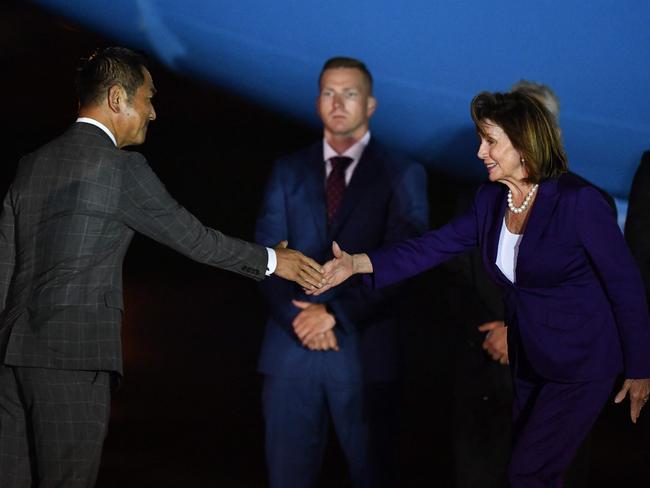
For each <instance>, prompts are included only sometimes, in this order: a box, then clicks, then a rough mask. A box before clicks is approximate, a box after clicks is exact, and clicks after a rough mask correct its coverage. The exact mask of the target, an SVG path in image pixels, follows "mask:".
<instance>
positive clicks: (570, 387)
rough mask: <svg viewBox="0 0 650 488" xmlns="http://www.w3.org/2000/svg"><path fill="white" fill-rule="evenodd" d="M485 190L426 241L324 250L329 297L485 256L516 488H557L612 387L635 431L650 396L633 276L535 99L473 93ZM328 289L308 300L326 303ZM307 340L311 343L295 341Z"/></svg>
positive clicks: (647, 350) (609, 219)
mask: <svg viewBox="0 0 650 488" xmlns="http://www.w3.org/2000/svg"><path fill="white" fill-rule="evenodd" d="M471 112H472V119H473V120H474V123H475V124H476V129H477V131H478V134H479V136H480V140H481V144H480V147H479V151H478V157H479V158H480V159H481V160H482V161H483V163H484V164H485V168H486V170H487V172H488V176H489V180H490V181H489V182H488V183H486V184H485V185H483V186H482V187H481V188H480V189H479V190H478V192H477V193H476V196H475V199H474V204H473V207H472V208H471V209H470V211H468V212H467V213H466V214H465V215H463V216H461V217H459V218H457V219H455V220H453V221H451V222H450V223H448V224H447V225H445V226H443V227H441V228H440V229H437V230H434V231H430V232H428V233H426V234H424V235H423V236H421V237H419V238H415V239H410V240H407V241H403V242H401V243H397V244H395V245H391V246H389V247H385V248H382V249H378V250H374V251H370V252H368V253H367V254H355V255H350V254H347V253H345V252H343V251H342V250H341V249H339V247H338V246H337V245H336V243H334V244H333V248H334V255H335V256H336V257H335V259H334V260H332V261H330V262H329V263H327V265H326V266H325V269H326V273H327V274H326V279H327V280H328V285H327V287H331V286H336V285H337V284H339V283H341V282H342V281H344V280H346V279H347V278H349V277H350V276H351V275H353V274H356V273H368V274H367V275H366V276H364V280H366V281H367V283H368V285H369V286H372V287H383V286H386V285H389V284H391V283H394V282H396V281H399V280H403V279H405V278H408V277H410V276H413V275H415V274H417V273H419V272H422V271H424V270H426V269H429V268H431V267H432V266H435V265H437V264H440V263H441V262H443V261H445V260H447V259H450V258H452V257H453V256H455V255H457V254H460V253H463V252H465V251H468V250H470V249H472V248H473V247H475V246H477V245H478V246H480V248H481V251H482V256H483V261H484V264H485V267H486V268H487V271H488V272H489V274H490V275H491V277H492V278H493V279H494V280H495V281H496V282H497V283H498V284H499V285H501V286H502V287H503V289H504V300H505V309H506V324H507V326H508V348H509V357H510V364H511V367H512V373H513V380H514V388H515V399H514V405H513V417H514V426H515V429H514V432H515V438H514V447H513V452H512V457H511V461H510V467H509V473H508V474H509V478H510V482H511V485H512V486H513V487H515V488H518V487H559V486H562V476H563V473H564V471H565V469H566V467H567V466H568V464H569V463H570V461H571V458H572V456H573V454H574V453H575V451H576V449H577V447H578V446H579V445H580V443H581V441H582V440H583V439H584V438H585V436H586V434H587V433H588V431H589V430H590V429H591V427H592V425H593V423H594V422H595V420H596V418H597V416H598V414H599V412H600V411H601V409H602V407H603V405H604V404H605V402H606V401H607V398H608V396H609V394H610V392H611V390H612V388H613V385H614V381H615V379H616V377H617V376H618V375H619V374H620V373H623V374H624V377H625V378H626V380H625V382H624V384H623V386H622V388H621V390H620V391H619V393H618V395H617V396H616V399H615V401H616V402H621V401H622V400H623V399H624V398H625V396H626V395H627V394H628V393H629V396H630V415H631V418H632V421H633V422H636V419H637V418H638V416H639V413H640V411H641V408H642V407H643V405H644V404H645V402H646V401H647V400H648V395H649V394H650V379H649V378H650V320H649V318H648V311H647V306H646V302H645V295H644V291H643V285H642V282H641V277H640V274H639V271H638V270H637V268H636V265H635V264H634V262H633V259H632V257H631V254H630V252H629V250H628V248H627V247H626V245H625V243H624V240H623V236H622V235H621V232H620V230H619V228H618V226H617V223H616V215H615V214H614V212H612V209H611V208H610V206H609V205H608V204H607V202H606V201H605V200H604V198H603V197H602V196H601V194H600V193H599V191H598V190H596V189H595V188H594V187H592V186H590V185H589V184H588V183H586V182H585V181H584V180H582V179H578V178H577V177H575V176H572V175H570V174H567V160H566V156H565V153H564V149H563V147H562V143H561V141H560V133H559V131H558V130H557V127H556V125H555V123H554V121H553V119H552V117H551V116H550V115H549V113H548V112H547V111H546V109H545V108H544V107H543V106H542V104H540V103H539V102H538V101H537V100H535V99H533V98H532V97H529V96H527V95H525V94H523V93H519V92H516V91H515V92H511V93H504V94H501V93H481V94H479V95H478V96H476V97H475V98H474V100H473V101H472V104H471ZM327 287H325V288H323V289H321V290H319V291H318V292H316V293H321V292H322V291H323V290H325V289H326V288H327ZM296 332H297V333H298V334H299V336H301V337H302V338H303V340H309V338H310V336H311V334H314V333H317V332H318V331H311V330H299V331H296Z"/></svg>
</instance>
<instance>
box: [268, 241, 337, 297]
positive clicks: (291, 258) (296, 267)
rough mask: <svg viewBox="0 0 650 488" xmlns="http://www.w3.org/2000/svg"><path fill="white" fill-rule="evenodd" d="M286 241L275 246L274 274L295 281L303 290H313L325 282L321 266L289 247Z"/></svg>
mask: <svg viewBox="0 0 650 488" xmlns="http://www.w3.org/2000/svg"><path fill="white" fill-rule="evenodd" d="M287 245H288V242H287V241H282V242H280V243H279V244H278V245H277V246H275V248H274V249H275V256H276V258H277V261H278V263H277V266H276V268H275V271H274V274H276V275H278V276H279V277H280V278H284V279H285V280H290V281H295V282H296V283H298V284H299V285H300V286H302V287H303V288H304V289H305V290H309V291H315V290H318V289H319V288H321V287H322V286H323V285H324V284H325V280H324V277H323V267H322V266H321V265H320V264H318V263H317V262H316V261H314V260H313V259H312V258H308V257H307V256H305V255H304V254H303V253H301V252H300V251H296V250H295V249H289V248H288V247H287Z"/></svg>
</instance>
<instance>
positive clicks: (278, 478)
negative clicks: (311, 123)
mask: <svg viewBox="0 0 650 488" xmlns="http://www.w3.org/2000/svg"><path fill="white" fill-rule="evenodd" d="M319 87H320V92H319V95H318V98H317V103H316V107H317V111H318V114H319V116H320V118H321V120H322V122H323V126H324V131H323V132H324V133H323V140H322V141H318V142H317V143H315V144H313V145H312V146H310V147H307V148H305V149H303V150H301V151H298V152H297V153H294V154H291V155H289V156H287V157H284V158H281V159H279V160H278V161H276V162H275V164H274V167H273V171H272V174H271V177H270V181H269V184H268V188H267V192H266V196H265V199H264V204H263V208H262V211H261V215H260V217H259V220H258V223H257V231H256V240H257V241H258V242H260V243H276V242H278V241H281V240H288V241H289V242H290V243H291V246H292V247H293V248H295V249H299V250H301V251H303V252H304V253H305V254H308V255H310V256H312V257H313V258H314V259H315V260H317V261H321V262H324V261H327V260H329V259H331V257H332V254H331V244H332V241H337V242H338V243H340V244H341V246H343V247H344V248H345V249H348V250H351V251H352V252H360V251H361V250H365V249H374V248H378V247H381V246H382V245H385V244H386V243H389V242H393V241H398V240H400V239H403V238H405V237H409V236H415V235H417V234H419V233H421V232H422V231H423V230H425V229H426V227H427V223H428V222H427V220H428V216H427V198H426V176H425V172H424V170H423V168H422V167H421V166H420V165H418V164H416V163H413V162H410V161H408V160H407V159H405V158H404V157H403V156H400V155H397V154H395V153H393V152H390V151H388V150H387V149H385V148H384V147H382V146H380V145H379V144H378V143H377V142H376V141H375V140H374V138H372V137H371V135H370V132H369V128H368V123H369V119H370V117H371V116H372V115H373V113H374V111H375V109H376V106H377V101H376V99H375V98H374V97H373V95H372V76H371V75H370V72H369V71H368V69H367V68H366V66H365V65H364V64H363V63H362V62H361V61H358V60H356V59H351V58H344V57H336V58H332V59H330V60H328V61H327V62H326V63H325V65H324V67H323V69H322V71H321V74H320V79H319ZM262 290H263V293H264V295H265V297H266V298H267V300H268V303H269V306H270V312H271V313H270V317H269V320H268V323H267V325H266V332H265V338H264V343H263V346H262V352H261V357H260V362H259V369H260V371H261V372H262V373H263V374H264V391H263V408H264V417H265V422H266V456H267V465H268V472H269V484H270V486H271V487H272V488H278V487H282V488H291V487H297V488H307V487H311V486H314V485H315V484H316V482H317V480H318V474H319V471H320V466H321V461H322V457H323V453H324V449H325V445H326V440H327V439H326V437H327V431H328V427H329V422H330V419H331V421H332V423H333V426H334V431H335V432H336V435H337V437H338V440H339V443H340V445H341V447H342V451H343V453H344V455H345V458H346V460H347V465H348V468H349V474H350V478H351V480H352V485H353V486H355V487H371V486H372V487H381V486H394V485H395V484H396V479H395V470H394V468H395V463H394V459H393V457H394V456H393V452H394V448H395V441H396V439H395V437H396V433H397V432H396V410H397V408H396V405H397V403H398V401H399V397H398V392H397V389H396V380H397V378H398V342H399V341H398V328H397V326H398V324H397V317H396V315H397V314H396V308H397V307H396V299H397V297H398V293H399V290H398V289H397V288H392V289H388V290H382V291H379V292H374V291H369V290H368V289H366V288H364V287H363V286H362V285H361V283H360V281H354V280H352V281H350V282H349V283H346V286H344V287H339V288H336V289H333V290H331V292H328V293H326V294H323V295H321V296H319V297H308V296H307V295H305V294H304V293H303V290H302V289H301V288H300V287H298V286H293V285H287V284H285V283H282V282H281V280H277V279H273V278H272V279H270V280H266V281H265V282H264V283H263V285H262Z"/></svg>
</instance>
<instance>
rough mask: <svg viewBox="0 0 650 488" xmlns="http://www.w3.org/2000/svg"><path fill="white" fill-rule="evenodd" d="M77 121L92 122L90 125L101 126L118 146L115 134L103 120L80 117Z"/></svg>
mask: <svg viewBox="0 0 650 488" xmlns="http://www.w3.org/2000/svg"><path fill="white" fill-rule="evenodd" d="M75 122H83V123H84V124H90V125H94V126H95V127H99V128H100V129H101V130H103V131H104V132H106V135H107V136H108V137H110V138H111V141H113V144H115V147H117V141H116V140H115V136H114V135H113V133H112V132H111V131H110V130H108V127H106V126H105V125H104V124H102V123H101V122H99V121H97V120H95V119H91V118H90V117H78V118H77V120H76V121H75Z"/></svg>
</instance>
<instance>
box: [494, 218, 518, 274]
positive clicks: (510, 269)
mask: <svg viewBox="0 0 650 488" xmlns="http://www.w3.org/2000/svg"><path fill="white" fill-rule="evenodd" d="M523 236H524V235H523V234H513V233H512V232H510V231H509V230H508V227H507V226H506V219H505V217H504V218H503V225H502V226H501V234H500V235H499V248H498V250H497V261H496V265H497V266H498V268H499V269H500V270H501V272H502V273H503V274H504V275H505V277H506V278H508V279H509V280H510V281H511V282H512V283H514V282H515V278H516V277H515V268H516V267H517V256H518V255H519V243H520V242H521V238H522V237H523Z"/></svg>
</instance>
